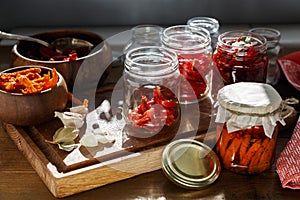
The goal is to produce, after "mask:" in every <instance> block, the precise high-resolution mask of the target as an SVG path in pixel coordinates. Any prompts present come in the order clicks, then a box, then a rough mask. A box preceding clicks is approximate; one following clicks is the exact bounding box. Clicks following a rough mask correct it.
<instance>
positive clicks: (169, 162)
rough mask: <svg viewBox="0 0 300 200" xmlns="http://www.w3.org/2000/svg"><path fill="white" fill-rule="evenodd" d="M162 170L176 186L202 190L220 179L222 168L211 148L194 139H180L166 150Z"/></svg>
mask: <svg viewBox="0 0 300 200" xmlns="http://www.w3.org/2000/svg"><path fill="white" fill-rule="evenodd" d="M162 169H163V171H164V173H165V175H166V176H167V178H169V179H170V180H171V181H172V182H174V183H175V184H177V185H179V186H181V187H183V188H188V189H201V188H203V187H206V186H208V185H210V184H212V183H213V182H214V181H215V180H216V179H217V178H218V177H219V174H220V171H221V166H220V161H219V159H218V157H217V155H216V153H215V152H214V151H213V150H212V149H211V148H210V147H209V146H207V145H205V144H204V143H202V142H199V141H196V140H192V139H180V140H176V141H174V142H172V143H170V144H168V145H167V146H166V148H165V149H164V151H163V155H162Z"/></svg>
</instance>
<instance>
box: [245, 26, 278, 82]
mask: <svg viewBox="0 0 300 200" xmlns="http://www.w3.org/2000/svg"><path fill="white" fill-rule="evenodd" d="M249 31H250V32H253V33H256V34H259V35H261V36H264V37H265V38H266V39H267V46H268V49H267V55H268V58H269V64H268V72H267V83H269V84H271V85H276V83H277V82H278V80H279V78H280V69H279V66H278V64H277V58H278V55H279V53H280V45H279V41H280V37H281V34H280V32H279V31H278V30H276V29H274V28H268V27H256V28H252V29H250V30H249Z"/></svg>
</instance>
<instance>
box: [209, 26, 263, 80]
mask: <svg viewBox="0 0 300 200" xmlns="http://www.w3.org/2000/svg"><path fill="white" fill-rule="evenodd" d="M213 60H214V64H215V65H216V67H217V68H218V70H219V72H220V74H221V76H222V78H223V81H224V84H225V85H228V84H232V83H236V82H242V81H247V82H260V83H265V82H266V76H267V67H268V57H267V41H266V39H265V38H264V37H262V36H260V35H257V34H255V33H252V32H249V31H229V32H225V33H223V34H221V35H220V36H219V38H218V44H217V47H216V50H215V52H214V55H213Z"/></svg>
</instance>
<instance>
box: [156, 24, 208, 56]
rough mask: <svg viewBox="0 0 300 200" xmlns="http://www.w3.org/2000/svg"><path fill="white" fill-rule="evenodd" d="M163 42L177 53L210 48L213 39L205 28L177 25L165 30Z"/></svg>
mask: <svg viewBox="0 0 300 200" xmlns="http://www.w3.org/2000/svg"><path fill="white" fill-rule="evenodd" d="M162 42H163V44H164V45H165V46H167V47H169V48H172V49H174V50H176V51H197V50H203V49H206V48H208V47H210V44H211V37H210V33H209V31H208V30H207V29H205V28H203V27H196V26H191V25H176V26H171V27H168V28H166V29H164V31H163V33H162Z"/></svg>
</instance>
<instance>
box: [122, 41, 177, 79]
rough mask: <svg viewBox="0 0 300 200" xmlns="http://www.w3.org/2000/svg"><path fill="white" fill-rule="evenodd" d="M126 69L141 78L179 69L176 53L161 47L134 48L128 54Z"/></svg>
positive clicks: (125, 63) (165, 73)
mask: <svg viewBox="0 0 300 200" xmlns="http://www.w3.org/2000/svg"><path fill="white" fill-rule="evenodd" d="M124 66H125V69H127V70H128V71H130V72H131V73H133V74H136V75H139V76H154V77H156V76H158V75H160V76H161V75H167V74H170V73H173V72H174V71H175V70H177V69H178V59H177V54H176V52H175V51H173V50H171V49H167V48H165V47H159V46H143V47H137V48H133V49H131V50H130V51H128V52H127V53H126V56H125V62H124Z"/></svg>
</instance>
